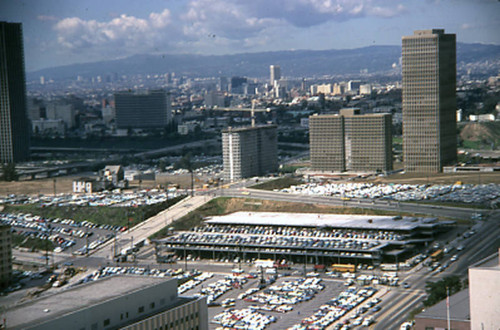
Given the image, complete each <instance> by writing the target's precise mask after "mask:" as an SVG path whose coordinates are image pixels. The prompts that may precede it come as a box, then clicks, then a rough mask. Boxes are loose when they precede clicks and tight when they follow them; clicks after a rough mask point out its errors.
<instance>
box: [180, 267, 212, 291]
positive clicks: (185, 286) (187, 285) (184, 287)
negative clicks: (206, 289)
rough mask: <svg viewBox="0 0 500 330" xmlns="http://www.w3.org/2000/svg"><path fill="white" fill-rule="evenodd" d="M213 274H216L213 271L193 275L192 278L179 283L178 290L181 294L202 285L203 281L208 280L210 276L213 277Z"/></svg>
mask: <svg viewBox="0 0 500 330" xmlns="http://www.w3.org/2000/svg"><path fill="white" fill-rule="evenodd" d="M213 276H214V274H212V273H205V272H204V273H201V274H200V275H197V276H195V277H193V278H192V279H191V280H189V281H187V282H184V283H182V284H181V285H179V287H178V288H177V292H178V293H179V294H183V293H184V292H186V291H188V290H191V289H193V288H194V287H196V286H198V285H200V284H201V283H203V282H204V281H206V280H208V279H209V278H212V277H213Z"/></svg>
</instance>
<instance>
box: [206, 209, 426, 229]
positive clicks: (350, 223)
mask: <svg viewBox="0 0 500 330" xmlns="http://www.w3.org/2000/svg"><path fill="white" fill-rule="evenodd" d="M205 222H206V223H208V224H225V225H253V226H289V227H333V228H343V229H349V228H352V229H365V230H370V229H373V230H413V229H416V228H419V227H422V228H425V227H427V228H428V227H429V225H431V224H429V223H428V222H427V221H426V218H406V217H403V218H402V219H399V220H394V216H375V215H353V214H319V213H286V212H284V213H278V212H235V213H231V214H228V215H222V216H214V217H208V218H207V220H205Z"/></svg>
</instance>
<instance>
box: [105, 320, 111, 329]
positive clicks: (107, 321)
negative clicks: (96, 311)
mask: <svg viewBox="0 0 500 330" xmlns="http://www.w3.org/2000/svg"><path fill="white" fill-rule="evenodd" d="M110 323H111V321H110V320H109V319H105V320H104V322H103V325H104V326H105V327H107V326H108V325H109V324H110Z"/></svg>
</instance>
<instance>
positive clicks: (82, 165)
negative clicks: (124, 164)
mask: <svg viewBox="0 0 500 330" xmlns="http://www.w3.org/2000/svg"><path fill="white" fill-rule="evenodd" d="M218 143H219V142H218V141H217V139H211V140H202V141H194V142H188V143H183V144H178V145H174V146H169V147H165V148H161V149H156V150H149V151H143V152H139V153H136V154H133V155H132V156H131V157H135V158H140V159H144V158H152V157H157V156H161V155H164V154H166V153H169V152H173V151H178V150H182V149H185V148H199V147H206V146H208V145H214V144H218ZM78 149H79V148H77V149H75V150H78ZM80 150H85V149H80ZM122 158H123V156H122V155H116V156H110V157H108V158H104V159H100V160H92V161H81V162H75V163H71V164H62V165H55V166H50V167H42V168H35V169H31V168H30V169H27V168H20V169H19V170H18V173H19V176H21V177H25V178H26V177H35V176H36V175H37V174H43V173H57V172H59V171H68V172H71V173H74V172H75V171H81V170H87V169H92V168H96V167H99V166H104V165H106V164H112V163H116V162H119V161H121V160H122ZM48 176H50V175H48Z"/></svg>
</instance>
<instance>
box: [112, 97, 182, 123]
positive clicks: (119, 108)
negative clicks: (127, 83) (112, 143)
mask: <svg viewBox="0 0 500 330" xmlns="http://www.w3.org/2000/svg"><path fill="white" fill-rule="evenodd" d="M115 107H116V126H117V127H118V128H163V127H166V126H167V125H168V124H169V123H170V121H171V120H172V110H171V104H170V93H167V92H165V91H164V90H153V91H147V92H135V93H134V92H128V91H127V92H119V93H115Z"/></svg>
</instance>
